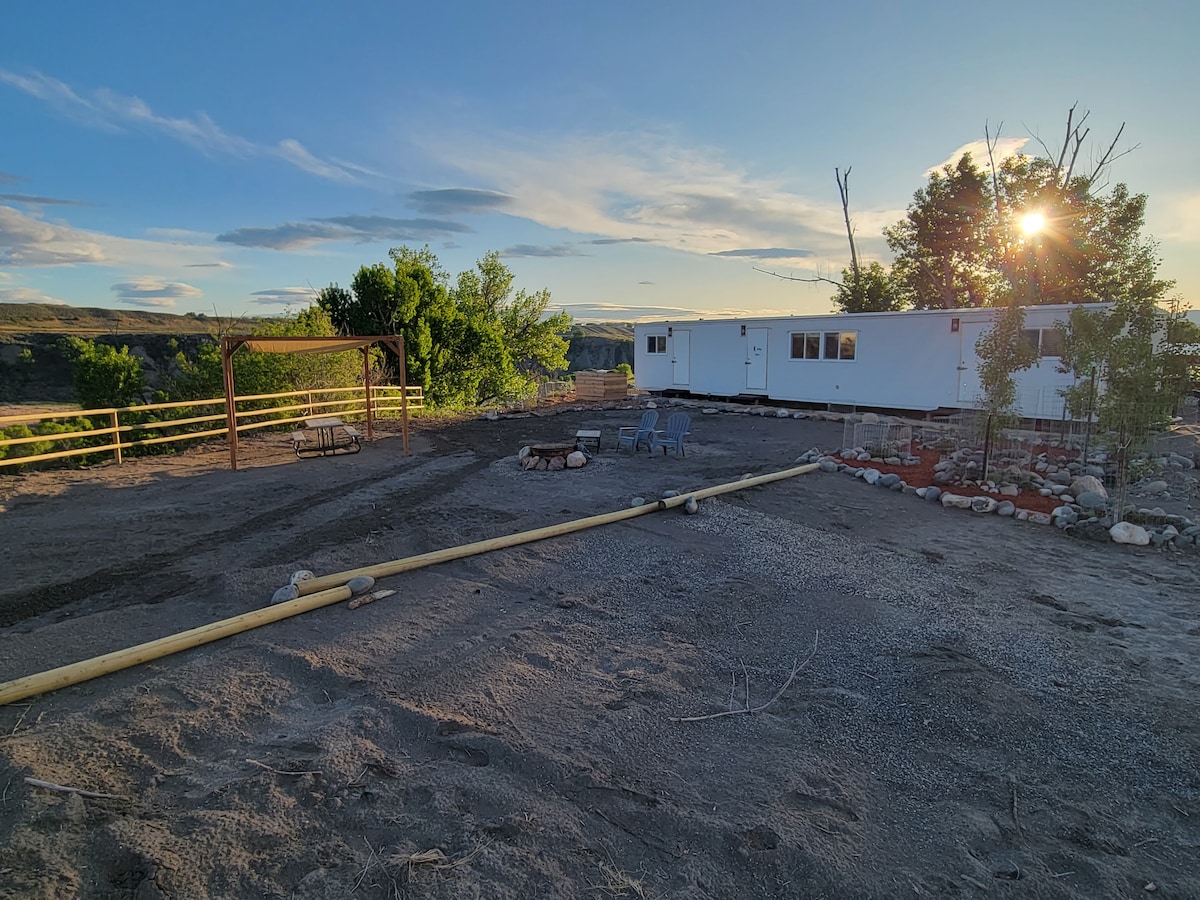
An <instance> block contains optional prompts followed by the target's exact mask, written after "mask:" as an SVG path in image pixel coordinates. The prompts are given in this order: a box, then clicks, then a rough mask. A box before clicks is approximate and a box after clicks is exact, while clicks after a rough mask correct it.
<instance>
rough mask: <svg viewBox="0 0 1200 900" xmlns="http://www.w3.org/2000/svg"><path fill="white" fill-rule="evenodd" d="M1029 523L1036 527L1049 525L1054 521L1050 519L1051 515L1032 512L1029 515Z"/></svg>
mask: <svg viewBox="0 0 1200 900" xmlns="http://www.w3.org/2000/svg"><path fill="white" fill-rule="evenodd" d="M1029 521H1030V522H1032V523H1033V524H1034V525H1049V524H1050V523H1051V522H1052V521H1053V519H1051V518H1050V514H1049V513H1044V512H1031V513H1030V514H1029Z"/></svg>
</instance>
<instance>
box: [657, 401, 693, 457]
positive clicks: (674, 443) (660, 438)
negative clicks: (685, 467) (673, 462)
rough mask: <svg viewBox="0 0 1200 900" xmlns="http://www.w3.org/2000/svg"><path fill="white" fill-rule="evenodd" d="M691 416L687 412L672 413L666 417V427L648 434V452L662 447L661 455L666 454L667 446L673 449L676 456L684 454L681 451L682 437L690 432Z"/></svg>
mask: <svg viewBox="0 0 1200 900" xmlns="http://www.w3.org/2000/svg"><path fill="white" fill-rule="evenodd" d="M691 427H692V417H691V416H689V415H688V414H687V413H681V412H680V413H673V414H672V415H671V418H669V419H667V428H666V430H665V431H656V432H654V433H653V434H652V435H650V452H651V453H653V452H654V451H655V450H657V449H658V448H659V447H662V452H663V456H666V455H667V448H670V449H671V450H673V451H675V455H676V456H685V455H686V454H685V453H684V452H683V439H684V438H685V437H687V436H688V435H689V434H691V431H689V430H688V429H690V428H691Z"/></svg>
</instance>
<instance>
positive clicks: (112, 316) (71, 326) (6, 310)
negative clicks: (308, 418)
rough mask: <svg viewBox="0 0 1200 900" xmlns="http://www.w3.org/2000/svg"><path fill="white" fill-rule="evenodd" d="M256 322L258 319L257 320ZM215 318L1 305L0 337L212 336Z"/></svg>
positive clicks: (127, 310) (36, 304)
mask: <svg viewBox="0 0 1200 900" xmlns="http://www.w3.org/2000/svg"><path fill="white" fill-rule="evenodd" d="M255 321H257V320H255ZM216 330H217V321H216V319H211V318H208V317H207V316H205V315H204V314H203V313H199V314H196V315H184V316H180V315H176V314H175V313H162V312H147V311H144V310H132V309H100V308H93V307H82V306H65V305H57V304H50V303H0V335H4V334H22V335H24V334H73V335H78V336H80V337H92V336H97V335H102V334H115V335H121V334H209V333H213V332H215V331H216Z"/></svg>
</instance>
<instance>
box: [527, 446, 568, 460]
mask: <svg viewBox="0 0 1200 900" xmlns="http://www.w3.org/2000/svg"><path fill="white" fill-rule="evenodd" d="M574 451H575V445H574V444H530V446H529V453H530V455H531V456H536V457H537V458H538V459H554V458H555V457H559V458H561V459H566V458H567V457H568V456H570V455H571V454H572V453H573V452H574Z"/></svg>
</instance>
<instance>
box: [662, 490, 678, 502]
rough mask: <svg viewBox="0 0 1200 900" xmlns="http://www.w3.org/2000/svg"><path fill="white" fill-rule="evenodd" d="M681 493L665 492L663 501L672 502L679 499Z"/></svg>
mask: <svg viewBox="0 0 1200 900" xmlns="http://www.w3.org/2000/svg"><path fill="white" fill-rule="evenodd" d="M678 496H679V491H663V499H664V500H670V499H671V498H672V497H678Z"/></svg>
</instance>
